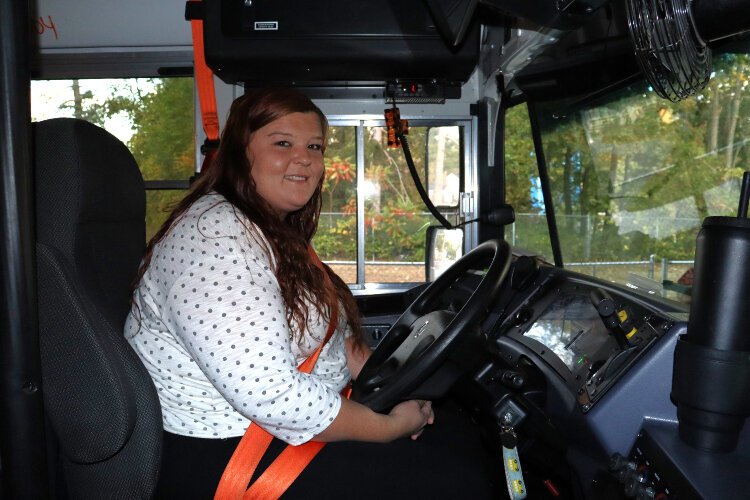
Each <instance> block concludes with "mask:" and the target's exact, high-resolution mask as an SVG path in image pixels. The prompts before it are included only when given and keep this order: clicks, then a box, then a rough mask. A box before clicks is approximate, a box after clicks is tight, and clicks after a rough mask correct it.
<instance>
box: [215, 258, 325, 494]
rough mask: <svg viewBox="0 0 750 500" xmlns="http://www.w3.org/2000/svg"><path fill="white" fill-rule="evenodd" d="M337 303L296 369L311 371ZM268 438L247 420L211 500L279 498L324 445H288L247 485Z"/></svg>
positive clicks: (268, 442) (268, 436)
mask: <svg viewBox="0 0 750 500" xmlns="http://www.w3.org/2000/svg"><path fill="white" fill-rule="evenodd" d="M308 252H309V254H310V257H311V258H312V261H313V263H314V264H315V265H316V266H317V267H318V268H320V270H321V271H323V277H324V279H325V282H326V285H327V287H328V289H329V291H330V292H331V293H334V298H335V292H334V290H335V289H334V288H333V284H332V283H331V279H330V278H329V277H328V273H327V272H326V271H325V268H324V267H323V264H322V263H321V262H320V259H319V258H318V256H317V254H316V253H315V250H313V248H312V246H310V247H308ZM337 304H338V300H334V301H333V308H332V310H331V320H330V322H329V323H328V330H327V332H326V336H325V339H323V342H321V344H320V346H318V348H317V349H316V350H315V352H313V353H312V354H311V355H310V356H309V357H308V358H307V359H306V360H305V361H303V362H302V364H301V365H300V366H299V367H297V369H298V370H299V371H301V372H304V373H310V372H311V371H312V369H313V367H314V366H315V362H316V361H317V360H318V357H319V356H320V351H321V350H322V349H323V346H325V344H326V343H327V342H328V340H329V339H330V338H331V336H332V335H333V332H334V331H335V330H336V326H337V324H338V307H337ZM272 440H273V436H272V435H271V434H269V433H268V432H267V431H266V430H265V429H263V428H262V427H260V426H259V425H256V424H250V426H249V427H248V428H247V431H246V432H245V435H244V436H242V439H241V440H240V443H239V445H237V449H236V450H234V454H232V458H230V459H229V463H228V464H227V468H226V469H225V470H224V473H223V474H222V476H221V480H220V481H219V486H218V488H217V489H216V494H215V495H214V499H215V500H239V499H240V498H242V499H244V500H272V499H276V498H279V497H280V496H281V495H282V494H283V493H284V492H285V491H286V490H287V488H289V486H291V484H292V483H293V482H294V480H295V479H297V476H299V475H300V474H301V473H302V471H303V470H305V467H307V464H309V463H310V462H311V461H312V459H313V458H315V455H317V453H318V452H319V451H320V450H321V449H322V448H323V446H324V445H325V443H321V442H317V441H308V442H307V443H304V444H301V445H299V446H291V445H288V446H287V447H286V448H284V451H282V452H281V454H280V455H279V456H278V457H277V458H276V460H274V462H273V463H272V464H271V465H270V466H269V467H268V468H267V469H266V470H265V471H263V474H261V476H260V477H259V478H258V479H256V480H255V482H254V483H253V484H252V485H251V486H250V487H249V488H247V485H248V483H249V482H250V479H251V478H252V477H253V473H254V472H255V469H256V468H257V467H258V463H259V462H260V459H261V457H263V454H264V453H265V452H266V449H268V446H269V445H270V444H271V441H272ZM245 488H247V490H246V489H245Z"/></svg>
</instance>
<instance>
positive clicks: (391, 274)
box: [314, 126, 461, 283]
mask: <svg viewBox="0 0 750 500" xmlns="http://www.w3.org/2000/svg"><path fill="white" fill-rule="evenodd" d="M440 129H445V130H442V131H440ZM430 130H438V131H440V134H438V136H439V140H437V142H436V143H435V145H432V142H430V144H431V148H432V149H435V150H434V151H432V152H430V151H428V150H427V149H426V144H427V143H426V140H427V135H428V133H429V131H430ZM356 131H357V127H337V126H333V127H331V130H330V133H329V143H328V148H327V150H326V160H325V162H326V179H325V181H324V191H323V209H322V213H321V224H320V227H319V230H318V234H317V235H316V237H315V239H314V244H315V247H316V249H317V250H318V253H319V254H320V255H321V258H322V259H324V260H326V261H327V262H328V263H329V264H330V265H332V266H333V267H334V269H335V270H336V271H337V272H338V273H339V274H341V276H342V277H343V278H344V279H345V281H347V282H348V283H355V282H356V248H357V247H356V243H357V217H356V213H357V193H358V192H359V194H360V196H363V197H364V209H365V210H364V212H365V213H364V228H365V229H364V231H365V234H364V235H363V236H364V245H365V255H364V266H365V281H366V282H369V283H408V282H420V281H424V275H425V269H424V257H425V256H424V250H425V239H426V233H427V228H428V227H429V226H430V225H435V224H437V221H436V219H435V218H434V216H433V215H432V214H430V213H429V212H428V211H427V209H426V208H425V207H424V203H423V202H422V200H421V198H420V197H419V194H418V193H417V190H416V188H415V187H414V183H413V181H412V178H411V175H410V173H409V170H408V167H407V164H406V160H405V158H404V153H403V151H402V150H401V149H389V148H388V147H387V134H386V130H385V128H384V127H381V126H365V127H364V137H365V141H364V145H363V146H364V172H365V175H364V178H363V179H360V180H358V179H357V178H356V171H357V169H356V141H355V135H356ZM408 140H409V145H410V149H411V151H412V156H413V160H414V163H415V167H416V169H417V172H418V173H419V174H420V178H421V179H422V182H423V184H426V186H427V189H428V192H429V193H430V195H431V198H432V199H434V200H438V202H440V201H443V203H442V204H443V205H444V206H441V211H442V213H444V214H445V215H446V216H447V217H449V218H454V219H455V214H456V212H457V206H458V193H459V181H460V174H461V161H460V160H461V141H460V137H459V127H455V126H453V127H423V126H412V127H411V128H410V131H409V135H408ZM438 149H439V150H440V151H438ZM426 157H427V158H430V160H429V163H430V164H429V165H428V167H427V169H425V158H426ZM425 180H427V181H428V182H427V183H425ZM445 205H447V206H445Z"/></svg>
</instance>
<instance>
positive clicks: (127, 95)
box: [31, 78, 195, 238]
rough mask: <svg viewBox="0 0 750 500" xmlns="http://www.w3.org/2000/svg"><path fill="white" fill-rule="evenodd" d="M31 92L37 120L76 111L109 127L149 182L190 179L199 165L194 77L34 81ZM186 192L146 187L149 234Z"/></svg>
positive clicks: (33, 118) (64, 115) (34, 114)
mask: <svg viewBox="0 0 750 500" xmlns="http://www.w3.org/2000/svg"><path fill="white" fill-rule="evenodd" d="M31 95H32V97H31V112H32V120H34V121H39V120H44V119H48V118H54V117H74V118H81V119H83V120H87V121H89V122H91V123H94V124H96V125H99V126H101V127H103V128H105V129H106V130H108V131H109V132H110V133H112V134H113V135H115V136H116V137H118V138H119V139H120V140H121V141H122V142H123V143H125V144H126V145H127V146H128V148H129V149H130V151H131V152H132V153H133V156H134V157H135V160H136V162H137V164H138V166H139V167H140V169H141V173H142V175H143V178H144V179H145V180H146V181H147V182H149V181H163V180H182V181H187V180H188V179H189V178H190V176H191V175H192V174H193V172H194V170H195V167H194V165H195V159H194V152H195V149H194V130H193V123H194V112H193V79H192V78H163V79H158V78H128V79H96V80H49V81H33V82H31ZM185 187H187V182H185ZM147 189H148V187H147ZM184 195H185V190H184V189H177V190H149V191H147V197H146V201H147V204H146V233H147V237H148V238H150V237H151V236H152V235H153V234H154V233H155V232H156V230H157V229H158V228H159V227H160V226H161V224H162V222H163V221H164V219H166V216H167V214H168V212H169V209H170V208H171V206H172V204H174V203H175V202H176V201H178V200H179V199H180V198H182V197H183V196H184Z"/></svg>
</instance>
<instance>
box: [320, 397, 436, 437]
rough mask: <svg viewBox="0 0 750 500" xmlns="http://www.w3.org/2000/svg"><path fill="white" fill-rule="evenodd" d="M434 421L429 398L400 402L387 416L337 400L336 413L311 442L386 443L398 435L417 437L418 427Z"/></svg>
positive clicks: (359, 405) (347, 401) (343, 400)
mask: <svg viewBox="0 0 750 500" xmlns="http://www.w3.org/2000/svg"><path fill="white" fill-rule="evenodd" d="M434 421H435V414H434V413H433V411H432V404H431V403H430V402H429V401H404V402H403V403H400V404H398V405H396V406H395V407H393V409H392V410H391V411H390V413H388V414H387V415H384V414H381V413H375V412H374V411H372V410H371V409H369V408H368V407H366V406H364V405H361V404H359V403H356V402H354V401H350V400H348V399H346V398H342V399H341V409H340V410H339V413H338V415H337V416H336V418H335V419H334V421H333V422H332V423H331V425H329V426H328V428H326V429H325V430H324V431H323V432H321V433H320V434H318V435H317V436H315V437H314V438H313V441H323V442H331V441H368V442H374V443H387V442H390V441H393V440H394V439H398V438H401V437H406V436H411V438H412V439H417V438H418V437H419V435H420V434H421V433H422V429H424V427H425V426H426V425H428V424H432V423H433V422H434Z"/></svg>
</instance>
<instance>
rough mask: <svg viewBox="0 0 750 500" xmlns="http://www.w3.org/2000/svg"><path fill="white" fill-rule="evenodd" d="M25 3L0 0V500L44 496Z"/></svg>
mask: <svg viewBox="0 0 750 500" xmlns="http://www.w3.org/2000/svg"><path fill="white" fill-rule="evenodd" d="M28 4H29V2H25V1H18V0H0V89H3V90H2V92H0V200H2V207H1V208H0V220H1V221H2V222H1V225H2V227H0V233H2V234H1V236H2V243H0V279H2V284H0V311H2V312H1V313H0V371H1V372H2V378H1V380H2V382H1V384H2V385H0V387H1V389H0V391H2V392H0V460H2V489H3V492H2V493H3V497H4V498H46V497H48V495H49V488H48V483H47V458H46V453H45V452H46V447H45V438H44V415H43V408H42V393H41V368H40V361H39V332H38V322H37V305H36V262H35V251H34V230H33V228H34V191H33V175H32V161H31V146H30V142H31V141H30V127H31V124H30V121H31V105H30V102H29V54H28V51H29V40H28V37H29V35H30V32H29V25H30V23H29V10H28Z"/></svg>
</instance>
